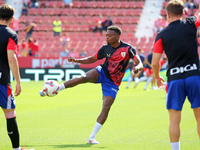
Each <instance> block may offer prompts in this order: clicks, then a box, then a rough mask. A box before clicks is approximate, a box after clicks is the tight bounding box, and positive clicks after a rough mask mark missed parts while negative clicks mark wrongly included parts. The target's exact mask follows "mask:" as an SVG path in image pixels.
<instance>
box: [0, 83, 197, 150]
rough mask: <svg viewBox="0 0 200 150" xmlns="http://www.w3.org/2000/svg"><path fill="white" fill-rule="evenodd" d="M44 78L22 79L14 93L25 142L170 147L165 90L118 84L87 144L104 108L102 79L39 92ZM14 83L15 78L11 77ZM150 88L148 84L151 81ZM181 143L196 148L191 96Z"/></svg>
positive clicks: (50, 146)
mask: <svg viewBox="0 0 200 150" xmlns="http://www.w3.org/2000/svg"><path fill="white" fill-rule="evenodd" d="M43 83H44V82H42V81H40V82H33V81H32V82H29V83H26V82H24V83H22V88H23V91H22V93H21V95H20V96H19V97H16V105H17V108H16V112H17V122H18V127H19V131H20V138H21V146H26V148H35V150H56V149H62V150H64V149H67V150H79V149H84V150H97V149H102V150H161V149H163V150H170V142H169V136H168V124H169V117H168V112H167V110H166V109H165V101H166V100H165V91H162V90H157V91H153V90H150V91H143V87H144V83H141V84H139V85H138V87H137V88H136V89H133V83H132V84H131V86H130V87H129V89H126V88H125V87H126V84H127V82H123V83H122V85H121V86H120V90H119V92H118V95H117V98H116V100H115V103H114V104H113V106H112V108H111V111H110V113H109V117H108V119H107V121H106V123H105V124H104V125H103V127H102V128H101V130H100V132H99V133H98V134H97V136H96V140H97V141H99V142H100V144H98V145H90V144H86V142H87V140H88V137H89V135H90V133H91V132H92V129H93V127H94V124H95V122H96V118H97V116H98V115H99V113H100V111H101V108H102V100H101V98H102V94H101V85H100V84H91V83H88V84H82V85H78V86H77V87H74V88H70V89H67V90H64V91H61V92H60V93H59V94H58V95H57V96H55V97H40V96H39V94H38V92H39V90H40V89H41V88H42V85H43ZM12 87H13V88H14V89H15V82H13V83H12ZM149 88H150V86H149ZM181 130H182V132H181V139H180V141H181V149H182V150H198V149H199V148H200V142H199V140H198V135H197V132H196V122H195V119H194V115H193V111H192V109H190V104H189V102H188V101H186V102H185V105H184V108H183V112H182V121H181ZM10 149H11V142H10V140H9V137H8V135H7V131H6V120H5V117H4V114H3V112H2V111H0V150H10Z"/></svg>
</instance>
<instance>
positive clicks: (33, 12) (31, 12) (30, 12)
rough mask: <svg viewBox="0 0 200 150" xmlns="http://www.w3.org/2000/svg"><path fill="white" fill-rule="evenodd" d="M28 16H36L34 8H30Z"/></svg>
mask: <svg viewBox="0 0 200 150" xmlns="http://www.w3.org/2000/svg"><path fill="white" fill-rule="evenodd" d="M28 14H29V15H36V14H37V9H36V8H30V9H29V12H28Z"/></svg>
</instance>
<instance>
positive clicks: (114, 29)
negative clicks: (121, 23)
mask: <svg viewBox="0 0 200 150" xmlns="http://www.w3.org/2000/svg"><path fill="white" fill-rule="evenodd" d="M107 30H113V31H115V32H116V33H118V34H119V35H121V34H122V30H121V29H120V27H118V26H109V27H108V28H107Z"/></svg>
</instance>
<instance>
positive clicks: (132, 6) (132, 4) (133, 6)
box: [128, 1, 136, 8]
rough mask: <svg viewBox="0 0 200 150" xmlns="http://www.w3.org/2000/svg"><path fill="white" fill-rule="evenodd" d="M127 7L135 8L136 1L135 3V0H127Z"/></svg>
mask: <svg viewBox="0 0 200 150" xmlns="http://www.w3.org/2000/svg"><path fill="white" fill-rule="evenodd" d="M128 8H136V3H135V1H129V2H128Z"/></svg>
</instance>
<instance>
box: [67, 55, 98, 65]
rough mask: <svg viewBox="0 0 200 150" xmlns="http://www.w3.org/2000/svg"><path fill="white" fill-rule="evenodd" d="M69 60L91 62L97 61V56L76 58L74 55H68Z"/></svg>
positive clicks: (82, 62)
mask: <svg viewBox="0 0 200 150" xmlns="http://www.w3.org/2000/svg"><path fill="white" fill-rule="evenodd" d="M68 61H69V62H76V63H81V64H91V63H94V62H96V61H97V59H96V57H95V56H89V57H85V58H81V59H75V58H74V57H72V56H69V57H68Z"/></svg>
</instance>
